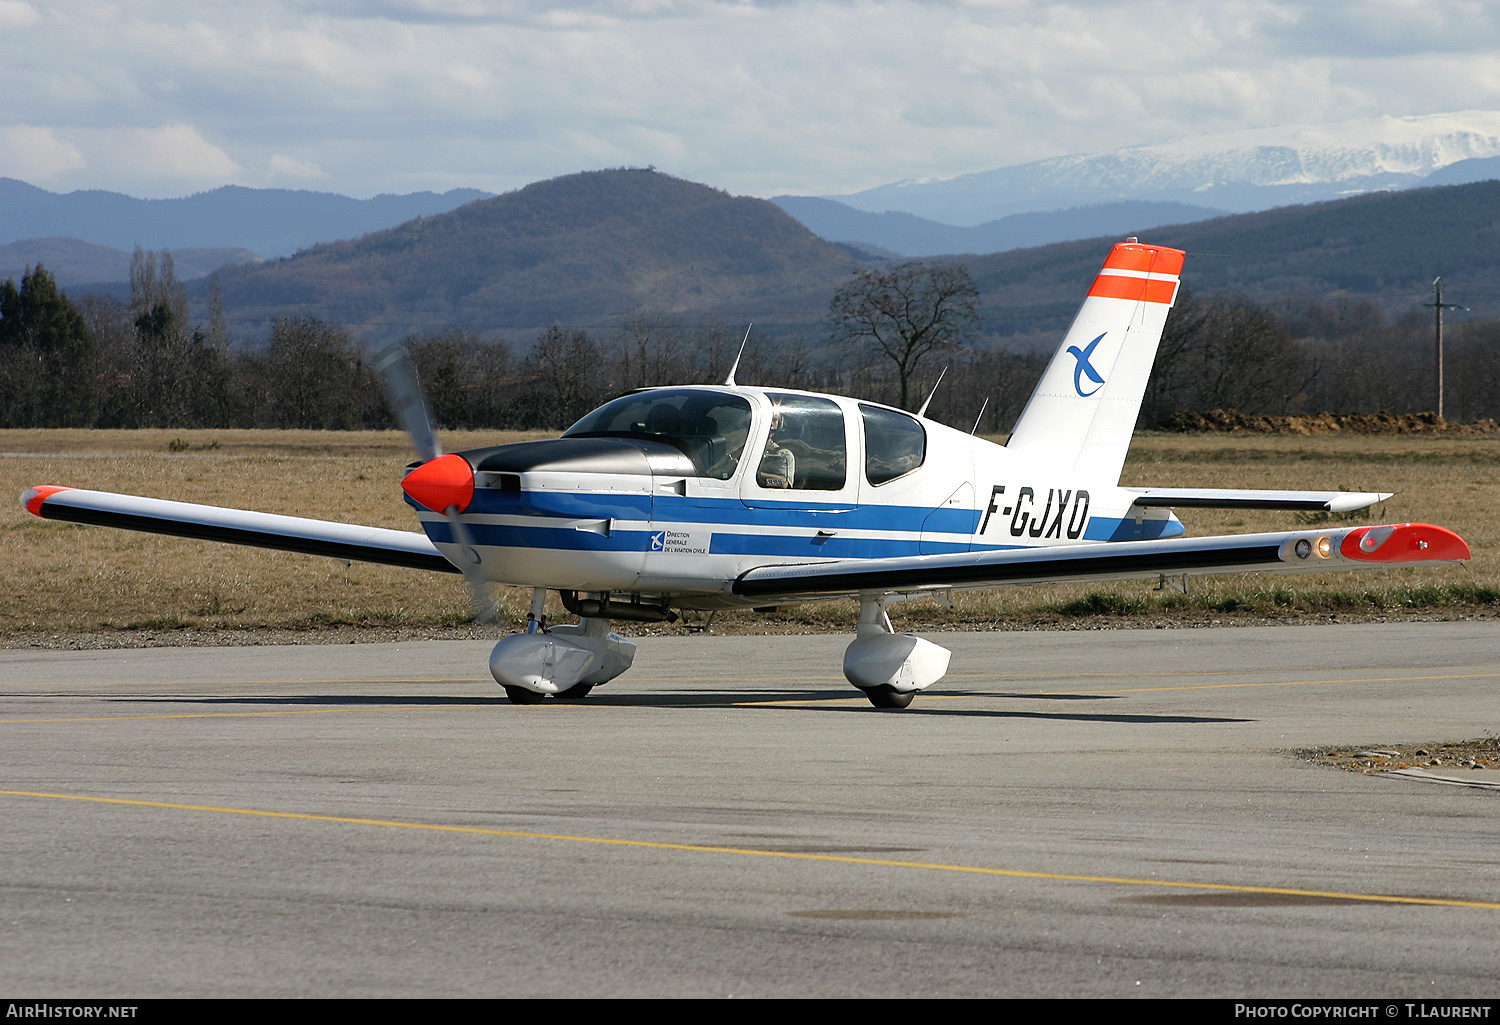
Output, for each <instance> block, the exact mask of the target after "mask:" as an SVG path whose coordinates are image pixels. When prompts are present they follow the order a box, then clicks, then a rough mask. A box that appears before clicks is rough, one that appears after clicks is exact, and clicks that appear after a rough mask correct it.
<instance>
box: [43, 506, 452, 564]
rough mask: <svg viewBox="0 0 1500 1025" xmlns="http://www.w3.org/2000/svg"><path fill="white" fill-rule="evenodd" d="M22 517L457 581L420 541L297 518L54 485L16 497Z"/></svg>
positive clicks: (437, 554)
mask: <svg viewBox="0 0 1500 1025" xmlns="http://www.w3.org/2000/svg"><path fill="white" fill-rule="evenodd" d="M21 504H22V505H23V506H25V507H26V509H27V511H28V512H30V513H32V514H34V515H36V516H40V517H42V518H43V519H48V520H66V521H67V522H69V523H88V524H93V525H96V526H101V527H122V528H124V529H125V530H143V531H146V532H148V533H152V534H171V535H172V536H174V537H193V538H200V539H202V540H205V541H227V542H228V543H230V544H235V545H252V546H254V547H256V548H275V549H279V550H281V551H285V552H301V553H302V554H303V555H326V556H329V557H330V558H334V559H344V560H346V561H352V562H378V563H383V564H384V565H387V566H406V567H409V568H411V569H427V570H436V571H437V572H440V573H457V572H458V571H459V570H458V567H457V566H455V565H453V563H451V562H449V561H448V560H447V559H446V558H444V557H443V554H442V553H441V552H439V551H438V550H437V548H436V547H435V546H434V545H433V543H432V542H431V541H429V540H427V536H426V535H425V534H417V533H414V532H412V531H409V530H387V529H386V528H384V527H361V526H359V525H358V524H354V523H334V522H332V521H329V520H310V519H304V518H303V517H301V516H278V515H276V514H274V513H261V512H247V511H246V510H244V509H226V508H224V507H223V506H217V505H194V504H193V503H191V502H169V501H166V500H165V499H160V498H139V497H137V496H135V495H116V494H113V493H111V492H108V491H84V490H82V489H79V488H60V487H56V486H54V485H44V486H42V487H35V488H27V489H26V491H24V492H22V494H21Z"/></svg>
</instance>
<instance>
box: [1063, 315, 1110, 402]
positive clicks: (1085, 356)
mask: <svg viewBox="0 0 1500 1025" xmlns="http://www.w3.org/2000/svg"><path fill="white" fill-rule="evenodd" d="M1104 334H1105V335H1107V334H1109V332H1108V331H1106V332H1104ZM1102 341H1104V335H1100V336H1099V337H1098V338H1095V339H1094V340H1093V341H1092V342H1089V344H1088V345H1087V346H1085V347H1084V348H1083V349H1079V348H1078V346H1076V345H1070V346H1068V355H1070V356H1072V357H1073V358H1074V359H1075V360H1077V361H1078V365H1077V366H1076V367H1074V368H1073V390H1074V391H1076V392H1077V393H1078V395H1079V397H1080V398H1084V399H1086V398H1088V397H1089V396H1090V395H1092V394H1094V392H1096V391H1098V390H1099V389H1100V388H1103V387H1104V378H1102V377H1100V376H1099V371H1097V370H1095V369H1094V365H1093V364H1092V363H1090V362H1089V357H1090V356H1092V355H1093V354H1094V350H1095V349H1097V348H1098V347H1099V343H1100V342H1102ZM1085 376H1087V377H1088V379H1089V380H1090V381H1093V382H1094V389H1093V391H1084V390H1083V378H1084V377H1085Z"/></svg>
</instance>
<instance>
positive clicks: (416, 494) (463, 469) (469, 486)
mask: <svg viewBox="0 0 1500 1025" xmlns="http://www.w3.org/2000/svg"><path fill="white" fill-rule="evenodd" d="M401 490H402V491H405V492H406V493H407V494H408V495H410V496H411V498H412V501H414V502H416V503H417V504H418V505H421V506H422V507H424V508H427V509H431V510H432V511H433V512H439V513H440V512H447V511H448V509H449V507H454V508H457V509H458V511H459V512H463V511H464V510H465V509H467V508H468V507H469V503H470V502H472V501H473V500H474V468H473V467H471V466H470V465H469V461H468V460H467V459H465V458H464V457H463V456H461V455H459V454H457V453H456V452H450V453H448V454H447V455H445V456H438V457H437V458H436V459H429V460H427V462H425V463H423V464H422V465H421V466H419V467H417V468H416V469H415V470H413V471H411V473H408V474H407V475H406V477H405V479H403V480H402V481H401Z"/></svg>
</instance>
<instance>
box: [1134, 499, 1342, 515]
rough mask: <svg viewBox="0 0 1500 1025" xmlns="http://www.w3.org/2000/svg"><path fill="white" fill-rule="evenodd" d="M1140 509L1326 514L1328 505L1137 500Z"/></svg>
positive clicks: (1290, 501)
mask: <svg viewBox="0 0 1500 1025" xmlns="http://www.w3.org/2000/svg"><path fill="white" fill-rule="evenodd" d="M1130 504H1131V505H1134V506H1138V507H1140V508H1142V509H1297V510H1308V511H1317V512H1327V511H1328V503H1327V502H1325V501H1320V500H1318V499H1299V498H1155V497H1147V498H1137V499H1136V500H1135V501H1134V502H1132V503H1130Z"/></svg>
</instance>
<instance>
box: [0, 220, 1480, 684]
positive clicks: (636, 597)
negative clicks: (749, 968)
mask: <svg viewBox="0 0 1500 1025" xmlns="http://www.w3.org/2000/svg"><path fill="white" fill-rule="evenodd" d="M1183 256H1184V254H1183V252H1182V251H1181V250H1176V249H1168V248H1165V247H1162V246H1152V245H1142V244H1140V243H1139V242H1137V241H1136V240H1135V239H1131V240H1129V241H1127V242H1124V243H1121V244H1119V245H1116V246H1115V247H1114V248H1113V250H1112V251H1111V252H1110V254H1109V256H1108V258H1107V259H1106V260H1105V262H1104V266H1103V269H1102V270H1101V271H1100V272H1099V275H1098V276H1097V277H1096V278H1095V280H1094V283H1093V286H1092V287H1091V288H1090V289H1089V293H1088V297H1087V298H1086V299H1085V300H1084V302H1083V307H1082V309H1081V310H1080V311H1079V313H1078V317H1077V319H1076V320H1075V321H1074V323H1073V326H1072V328H1071V330H1070V331H1069V332H1068V334H1067V336H1066V337H1065V338H1064V339H1063V341H1062V344H1061V345H1060V346H1059V347H1058V350H1057V352H1056V353H1055V354H1054V355H1053V357H1052V360H1051V363H1050V364H1049V365H1048V367H1047V369H1046V372H1045V373H1044V374H1043V375H1042V379H1041V381H1040V383H1039V384H1038V385H1037V388H1036V391H1035V392H1034V393H1033V394H1032V396H1031V399H1030V401H1029V402H1028V403H1027V405H1026V408H1025V409H1024V411H1023V412H1022V413H1021V417H1020V419H1019V420H1018V421H1017V422H1016V425H1015V430H1014V431H1013V433H1012V434H1011V436H1010V439H1009V441H1008V442H1007V443H1006V444H1005V445H1003V446H1002V445H995V444H992V443H990V442H987V441H984V440H983V439H980V438H976V437H973V436H971V435H969V434H965V433H963V432H962V431H958V430H954V429H952V428H950V427H945V426H943V425H942V424H939V423H935V422H933V421H931V420H928V419H926V418H925V417H924V416H922V415H921V414H920V413H918V414H916V415H913V414H911V413H908V412H905V411H902V410H900V409H894V408H892V407H889V406H884V405H880V404H878V403H874V402H862V401H859V400H857V399H852V398H845V397H843V396H837V395H820V394H814V393H810V392H802V391H794V390H790V389H777V388H756V387H746V386H743V385H738V384H736V383H735V381H734V371H733V370H731V372H730V374H729V377H728V380H727V382H726V383H725V384H723V385H714V386H711V385H696V386H691V387H664V388H648V389H643V390H641V391H636V392H631V393H629V394H627V395H624V396H621V397H620V398H617V399H614V400H613V401H611V402H607V403H605V404H604V405H603V406H600V407H599V408H598V409H596V410H594V411H593V412H592V413H589V414H588V415H587V416H585V417H584V418H583V419H582V420H580V421H578V422H577V423H576V424H574V425H573V426H572V427H571V428H569V429H568V431H567V432H566V433H564V434H563V435H562V437H560V438H556V439H553V440H549V441H529V442H521V443H518V444H510V445H499V446H495V447H491V448H479V449H471V450H469V451H465V452H456V453H450V454H447V455H444V454H442V453H441V450H440V448H439V445H438V441H437V437H436V435H435V433H434V432H433V430H432V427H431V426H430V421H429V418H428V415H427V412H426V407H425V403H424V402H423V399H422V396H421V393H420V391H419V390H418V387H417V384H416V380H415V376H414V374H413V373H412V372H411V370H410V364H409V362H408V361H407V359H406V357H405V354H404V353H403V352H401V350H399V349H397V350H389V351H388V353H387V354H386V355H385V356H384V357H383V358H382V370H383V373H384V374H385V377H386V383H387V388H388V390H389V391H390V393H391V399H392V405H393V408H394V409H395V411H396V412H397V415H398V417H399V418H400V419H401V421H402V423H403V425H404V426H405V427H406V428H407V430H408V432H409V433H410V434H411V436H412V439H413V442H414V444H415V446H416V448H417V450H418V455H419V457H420V458H419V460H418V461H417V462H416V463H413V464H412V466H411V467H410V468H409V470H408V472H407V474H406V477H405V479H404V480H403V482H402V488H403V490H404V491H405V494H406V500H407V502H408V503H409V504H410V505H411V506H412V508H413V509H415V511H416V514H417V517H418V519H419V521H420V522H421V525H422V530H423V533H420V534H419V533H414V532H408V531H398V530H385V529H378V528H371V527H360V526H354V525H350V524H342V523H331V522H327V521H322V520H310V519H302V518H298V517H290V516H278V515H271V514H266V513H256V512H246V511H242V510H235V509H225V508H220V507H215V506H202V505H192V504H188V503H182V502H171V501H163V500H159V499H152V498H139V497H133V496H128V495H116V494H109V493H105V492H97V491H86V490H80V489H72V488H63V487H56V486H43V487H36V488H31V489H28V490H27V491H26V492H25V493H24V494H23V495H22V496H21V501H22V503H23V504H24V505H25V507H26V508H27V509H28V510H30V511H31V512H32V513H34V514H36V515H37V516H42V517H46V518H49V519H57V520H67V521H71V522H75V523H88V524H100V525H106V526H113V527H123V528H126V529H131V530H144V531H150V532H154V533H160V534H172V535H177V536H182V537H192V538H204V539H209V540H216V541H226V542H231V543H235V544H246V545H256V546H259V547H264V548H275V549H283V550H288V551H294V552H303V553H307V554H312V555H326V556H333V557H335V558H339V559H345V560H361V561H367V562H376V563H385V564H391V565H398V566H409V567H414V568H417V569H427V570H439V571H444V572H450V573H461V574H462V575H463V576H464V577H465V579H466V580H467V581H468V582H469V584H470V587H471V589H472V590H473V591H474V594H475V600H476V604H477V605H478V607H479V608H480V610H481V618H489V617H490V616H491V615H492V609H491V607H490V606H489V599H488V594H487V590H488V585H489V584H490V583H503V584H512V585H521V586H525V587H529V588H531V589H532V595H533V598H532V603H531V612H530V617H529V620H528V623H527V626H526V630H525V632H524V633H518V634H512V635H510V636H507V637H504V638H502V639H501V640H500V642H499V643H498V644H497V645H496V646H495V649H494V652H493V653H492V655H491V657H490V671H491V673H492V674H493V676H494V677H495V680H496V681H497V682H498V683H500V684H501V685H502V686H503V687H504V688H505V692H506V694H507V695H508V696H509V697H510V699H511V700H512V701H514V702H517V703H523V704H529V703H533V702H537V701H542V700H544V699H545V698H546V697H547V696H548V695H553V696H556V697H561V698H579V697H583V696H585V695H587V694H588V692H589V691H590V690H591V689H592V688H593V687H595V686H598V685H599V684H602V683H605V682H607V681H609V680H611V679H613V678H615V677H616V676H618V675H620V674H621V673H623V672H625V671H626V670H627V669H628V668H629V667H630V664H631V661H632V659H633V658H634V655H635V647H636V646H635V643H634V642H633V641H630V640H628V639H627V638H624V637H622V636H620V635H618V634H615V633H612V632H611V631H610V623H611V622H612V621H613V620H628V621H666V620H671V619H674V618H676V614H677V610H684V609H686V610H701V611H713V610H720V609H734V608H764V607H767V606H781V605H787V604H791V603H796V602H803V601H811V600H820V599H827V598H833V597H849V598H854V599H856V600H857V601H858V602H859V609H860V612H859V620H858V627H857V633H856V637H855V639H854V641H853V642H852V643H851V644H850V645H849V647H848V650H847V652H846V653H845V656H844V675H845V676H846V677H847V678H848V680H849V682H850V683H852V684H853V685H854V686H855V687H858V688H860V689H861V690H862V691H864V693H865V694H866V695H867V696H868V697H869V699H870V701H871V702H872V703H873V704H874V705H876V706H877V707H880V708H905V707H906V706H907V705H909V704H910V703H911V700H912V697H913V695H915V694H916V693H917V692H919V691H921V690H923V689H925V688H927V687H929V686H931V685H932V684H934V683H936V682H937V681H938V680H939V679H941V678H942V677H943V675H944V674H945V673H946V672H947V670H948V660H949V652H948V651H947V650H946V649H944V648H941V647H939V646H938V645H936V644H934V643H932V642H931V641H928V640H925V639H922V638H920V637H915V636H912V635H908V634H901V633H897V632H895V631H894V629H893V628H892V627H891V623H890V619H889V618H888V617H887V616H886V614H885V606H886V604H887V603H888V602H890V601H893V600H896V599H899V598H903V597H909V596H914V595H920V594H935V595H936V596H938V597H939V598H940V599H942V598H944V597H946V596H948V595H949V594H951V592H952V591H954V590H957V589H968V588H998V587H1009V586H1016V585H1023V584H1045V583H1057V582H1067V581H1103V580H1122V579H1146V580H1158V581H1160V582H1161V583H1162V584H1165V583H1166V582H1168V581H1173V582H1176V581H1178V580H1180V581H1181V584H1182V586H1186V578H1187V577H1190V576H1197V575H1203V574H1220V573H1243V572H1270V573H1305V572H1320V571H1321V572H1327V571H1342V570H1356V569H1383V568H1389V567H1393V566H1400V565H1408V564H1413V563H1433V562H1445V561H1456V560H1462V559H1468V558H1469V548H1468V546H1467V545H1466V544H1465V543H1464V541H1463V539H1462V538H1460V537H1459V536H1458V535H1457V534H1454V533H1452V532H1451V531H1448V530H1445V529H1443V528H1441V527H1436V526H1432V525H1430V524H1422V523H1403V524H1392V525H1385V526H1339V527H1328V528H1325V529H1319V530H1294V531H1282V532H1273V533H1264V534H1242V535H1229V536H1218V537H1194V538H1188V537H1184V536H1182V535H1183V526H1182V523H1181V522H1180V521H1179V520H1178V519H1177V517H1176V516H1175V515H1174V514H1173V513H1172V511H1171V510H1173V509H1180V508H1205V507H1206V508H1242V509H1245V508H1249V509H1289V510H1320V511H1325V512H1335V513H1337V512H1348V511H1351V510H1355V509H1360V508H1364V507H1366V506H1368V505H1371V504H1373V503H1375V502H1378V501H1381V500H1383V499H1385V498H1389V497H1390V495H1389V494H1385V493H1373V492H1370V493H1353V492H1343V491H1335V492H1322V491H1248V490H1233V489H1217V488H1150V487H1121V486H1120V484H1119V480H1120V470H1121V467H1122V466H1123V465H1124V462H1125V454H1126V451H1127V449H1128V448H1129V446H1130V439H1131V434H1132V431H1133V430H1134V428H1135V422H1136V418H1137V416H1138V414H1139V412H1140V406H1141V399H1142V396H1143V395H1144V393H1145V388H1146V381H1147V377H1148V376H1149V374H1150V371H1151V366H1152V362H1153V360H1154V358H1155V355H1156V348H1157V344H1158V342H1159V341H1160V339H1161V333H1162V328H1163V326H1164V325H1165V322H1166V318H1167V312H1168V310H1169V309H1170V308H1171V306H1172V304H1173V302H1174V301H1175V299H1176V296H1177V289H1178V283H1179V282H1178V279H1179V274H1180V272H1181V269H1182V263H1183ZM924 412H925V407H924ZM548 591H556V592H558V593H559V594H560V595H561V598H562V602H563V605H564V607H566V608H567V609H568V610H569V611H570V612H571V613H573V614H574V615H576V616H578V618H579V621H578V623H576V624H551V623H548V622H546V621H545V619H544V617H543V603H544V599H545V598H546V595H547V592H548Z"/></svg>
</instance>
